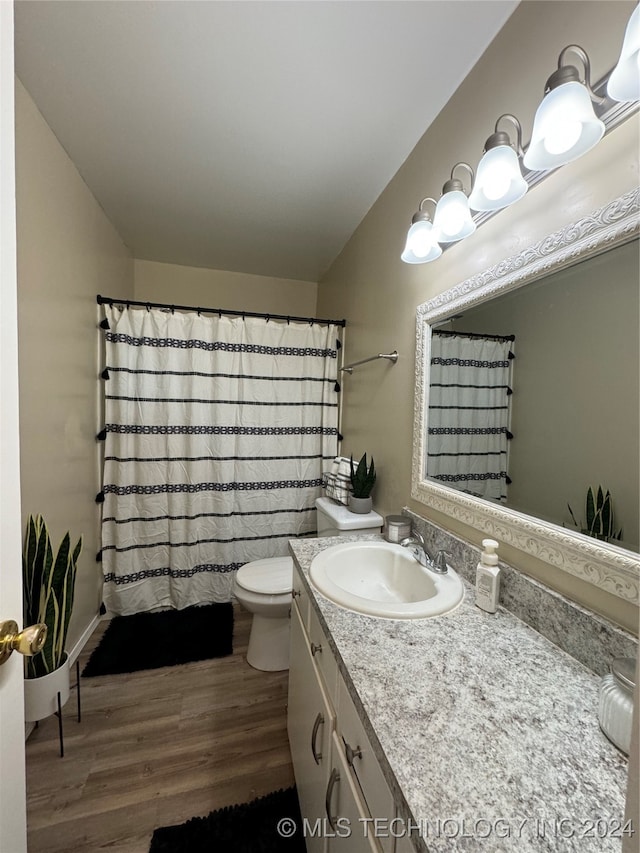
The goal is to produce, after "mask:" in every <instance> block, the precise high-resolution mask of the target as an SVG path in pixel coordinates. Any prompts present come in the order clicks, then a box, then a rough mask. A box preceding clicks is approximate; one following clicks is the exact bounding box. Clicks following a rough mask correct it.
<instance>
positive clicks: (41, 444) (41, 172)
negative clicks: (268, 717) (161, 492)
mask: <svg viewBox="0 0 640 853" xmlns="http://www.w3.org/2000/svg"><path fill="white" fill-rule="evenodd" d="M16 197H17V202H16V203H17V242H18V344H19V379H20V449H21V484H22V514H23V522H24V523H26V517H27V516H28V515H29V514H30V513H31V514H36V513H40V514H42V515H43V516H44V518H45V520H46V521H47V523H48V525H49V528H50V530H51V534H52V538H53V539H54V542H55V545H57V543H58V542H59V540H60V538H61V537H62V535H63V534H64V532H65V531H66V530H70V531H71V534H72V536H73V537H75V538H77V537H78V536H79V535H82V536H83V537H84V548H83V552H82V555H81V558H80V564H79V569H78V576H77V584H76V601H75V607H74V613H73V616H72V622H71V626H70V629H69V641H68V647H69V649H70V650H71V649H72V648H73V646H74V644H75V643H76V642H77V641H78V639H79V637H80V636H81V635H82V633H83V632H84V630H85V629H86V628H87V626H88V625H89V624H90V623H91V621H92V619H93V618H94V617H95V616H96V615H97V613H98V609H99V607H100V602H101V589H102V573H101V568H100V564H99V563H96V560H95V555H96V552H97V550H98V547H99V546H98V532H99V529H98V513H97V510H96V504H95V501H94V498H95V495H96V493H97V492H98V490H99V479H98V464H97V453H96V441H95V435H96V432H97V431H98V429H99V426H98V401H99V392H100V391H101V389H100V384H99V380H98V370H97V364H98V360H97V346H98V340H99V338H98V334H97V332H96V328H97V322H98V320H97V305H96V294H97V293H101V292H102V293H107V294H109V293H115V294H117V295H119V296H123V297H126V296H130V297H132V296H133V270H132V261H131V258H130V254H129V252H128V250H127V249H126V247H125V246H124V244H123V242H122V240H121V239H120V238H119V236H118V234H117V233H116V232H115V230H114V229H113V227H112V226H111V224H110V223H109V221H108V220H107V218H106V217H105V215H104V213H103V212H102V210H101V208H100V207H99V206H98V204H97V202H96V201H95V199H94V197H93V196H92V195H91V193H90V192H89V190H88V188H87V186H86V184H85V183H84V181H83V180H82V178H81V177H80V175H79V174H78V172H77V170H76V168H75V166H74V165H73V163H72V162H71V160H70V159H69V158H68V157H67V155H66V153H65V152H64V150H63V149H62V147H61V146H60V144H59V143H58V141H57V139H56V138H55V136H54V135H53V133H52V131H51V130H50V128H49V127H48V125H47V124H46V122H45V121H44V119H43V117H42V115H41V114H40V113H39V112H38V110H37V108H36V106H35V104H34V103H33V101H32V99H31V97H30V96H29V95H28V93H27V92H26V90H25V89H24V87H23V86H22V85H21V84H20V82H19V81H16ZM23 527H24V524H23Z"/></svg>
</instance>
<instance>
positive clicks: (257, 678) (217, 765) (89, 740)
mask: <svg viewBox="0 0 640 853" xmlns="http://www.w3.org/2000/svg"><path fill="white" fill-rule="evenodd" d="M250 620H251V616H250V614H248V613H245V612H244V611H242V610H241V609H240V608H236V610H235V630H234V643H233V647H234V653H233V655H231V656H229V657H226V658H220V659H217V660H209V661H202V662H200V663H192V664H187V665H185V666H180V667H168V668H165V669H161V670H151V671H146V672H137V673H131V674H127V675H113V676H100V677H97V678H83V679H82V722H81V723H78V722H77V721H76V717H75V713H76V704H75V693H74V692H73V691H72V695H71V698H70V699H69V701H68V702H67V704H66V706H65V708H64V712H63V716H64V745H65V757H64V758H60V757H59V752H58V721H57V719H56V718H55V717H51V718H49V719H47V720H44V721H43V722H41V723H40V726H39V727H38V728H37V729H36V730H35V731H34V732H33V734H32V735H31V736H30V737H29V740H28V741H27V747H26V753H27V818H28V828H29V834H28V849H29V853H93V851H100V850H108V851H110V853H148V850H149V842H150V840H151V835H152V833H153V830H154V829H155V828H156V827H159V826H167V825H171V824H176V823H183V822H184V821H185V820H188V819H189V818H191V817H195V816H199V815H206V814H208V813H209V812H210V811H212V810H213V809H217V808H221V807H222V806H227V805H232V804H234V803H242V802H248V801H249V800H252V799H254V798H255V797H259V796H262V795H264V794H267V793H269V792H271V791H275V790H277V789H278V788H286V787H288V786H289V785H292V784H293V770H292V767H291V756H290V753H289V744H288V741H287V733H286V701H287V681H288V673H286V672H277V673H266V672H258V671H256V670H254V669H252V668H251V667H250V666H249V665H248V664H247V662H246V660H245V655H246V648H247V642H248V637H249V628H250ZM106 624H107V623H106V622H105V623H103V624H102V625H101V626H100V628H99V629H98V630H97V631H96V632H95V634H94V635H93V637H92V638H91V641H90V642H89V643H88V644H87V646H86V647H85V649H84V651H83V653H82V655H81V658H80V666H81V669H82V667H83V666H84V664H85V662H86V660H87V659H88V656H89V654H90V653H91V651H92V650H93V648H94V647H95V645H97V642H98V640H99V639H100V637H101V635H102V633H103V631H104V629H105V628H106ZM73 680H74V678H73V677H72V681H73Z"/></svg>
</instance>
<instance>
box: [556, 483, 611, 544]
mask: <svg viewBox="0 0 640 853" xmlns="http://www.w3.org/2000/svg"><path fill="white" fill-rule="evenodd" d="M567 507H568V508H569V513H570V515H571V518H572V519H573V523H574V524H575V526H576V527H577V528H578V530H579V531H580V532H581V533H585V534H586V535H587V536H592V537H593V538H594V539H600V540H601V541H602V542H609V541H611V539H621V538H622V528H620V529H619V530H617V531H616V529H615V523H614V518H613V498H612V497H611V493H610V492H609V490H608V489H607V492H606V494H605V493H604V492H603V491H602V486H598V492H597V494H596V496H595V497H594V494H593V488H592V487H591V486H589V488H588V489H587V499H586V509H585V511H586V524H584V525H583V524H582V522H580V524H578V522H577V521H576V518H575V515H574V514H573V511H572V509H571V507H570V506H569V504H567Z"/></svg>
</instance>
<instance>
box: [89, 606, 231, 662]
mask: <svg viewBox="0 0 640 853" xmlns="http://www.w3.org/2000/svg"><path fill="white" fill-rule="evenodd" d="M232 642H233V605H232V604H231V602H225V603H223V604H206V605H204V606H202V607H187V608H185V609H184V610H163V611H160V612H159V613H136V614H135V615H134V616H116V617H114V618H113V619H112V620H111V622H110V623H109V627H108V628H107V630H106V631H105V633H104V636H103V637H102V639H101V640H100V645H99V646H98V647H97V648H96V649H95V651H94V652H93V654H92V655H91V657H90V658H89V662H88V663H87V665H86V666H85V668H84V670H83V671H82V674H83V676H88V677H90V676H94V675H114V674H116V673H122V672H136V671H137V670H140V669H158V668H160V667H162V666H177V665H178V664H182V663H190V662H191V661H198V660H208V659H209V658H219V657H224V656H225V655H230V654H231V653H232V651H233V648H232Z"/></svg>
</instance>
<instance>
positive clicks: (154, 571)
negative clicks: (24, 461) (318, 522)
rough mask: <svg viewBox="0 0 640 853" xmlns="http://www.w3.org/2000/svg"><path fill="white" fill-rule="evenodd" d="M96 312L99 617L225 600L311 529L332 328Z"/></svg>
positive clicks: (331, 402) (326, 425)
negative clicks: (242, 579)
mask: <svg viewBox="0 0 640 853" xmlns="http://www.w3.org/2000/svg"><path fill="white" fill-rule="evenodd" d="M105 312H106V320H107V323H106V324H103V325H105V326H106V325H107V324H108V326H109V328H108V330H107V331H106V334H105V360H106V370H105V372H104V374H103V378H104V379H105V380H106V381H105V382H104V386H105V394H104V398H105V428H104V430H103V432H102V436H101V437H103V438H104V439H105V450H104V474H103V488H102V492H101V493H100V495H98V500H99V501H102V502H103V512H102V550H101V559H102V564H103V572H104V602H105V605H106V607H107V609H108V610H109V611H110V612H112V613H114V614H120V615H127V614H132V613H139V612H142V611H148V610H153V609H157V608H160V607H174V608H178V609H182V608H184V607H188V606H190V605H193V604H201V603H207V602H220V601H229V600H230V598H231V589H232V583H233V578H234V572H235V570H236V569H238V568H239V567H240V566H241V565H243V564H244V563H246V562H248V561H250V560H256V559H260V558H265V557H273V556H279V555H284V554H286V553H287V540H288V539H290V538H295V537H297V536H302V535H304V534H306V533H310V532H313V531H314V529H315V513H314V500H315V498H316V497H318V496H319V495H320V494H321V486H322V471H323V468H326V463H327V462H328V461H330V460H332V459H333V458H334V456H335V455H336V450H337V418H338V403H337V397H338V395H337V389H338V387H339V386H337V384H336V377H337V358H336V355H337V353H336V327H335V326H332V325H322V326H321V325H318V324H313V325H310V324H309V323H300V322H291V323H286V322H284V323H282V322H276V321H274V320H271V321H268V320H266V319H258V318H253V317H252V318H249V317H247V318H246V319H243V318H242V317H227V316H222V317H218V316H213V317H211V316H200V315H199V314H197V313H195V312H194V313H186V314H183V313H178V312H175V313H172V312H171V311H164V310H157V309H146V310H145V309H133V308H128V309H123V308H122V307H121V306H106V307H105ZM107 377H108V379H107Z"/></svg>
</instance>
